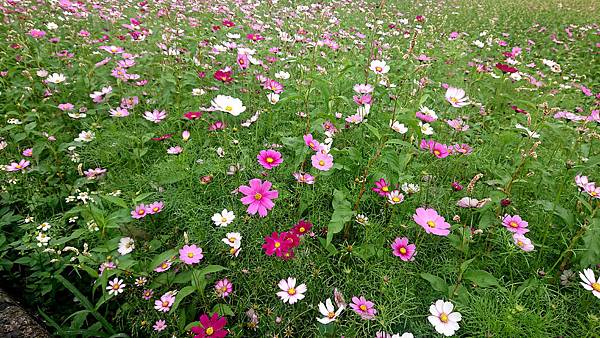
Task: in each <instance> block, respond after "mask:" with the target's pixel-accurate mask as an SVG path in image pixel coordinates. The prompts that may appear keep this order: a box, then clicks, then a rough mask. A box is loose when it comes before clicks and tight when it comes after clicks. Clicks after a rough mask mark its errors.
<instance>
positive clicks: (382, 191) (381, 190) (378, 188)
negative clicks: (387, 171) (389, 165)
mask: <svg viewBox="0 0 600 338" xmlns="http://www.w3.org/2000/svg"><path fill="white" fill-rule="evenodd" d="M371 190H373V191H374V192H376V193H378V194H379V196H383V197H386V196H387V195H389V193H390V184H389V183H388V182H386V181H385V180H384V179H383V178H381V179H379V181H376V182H375V187H374V188H371Z"/></svg>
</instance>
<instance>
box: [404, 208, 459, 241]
mask: <svg viewBox="0 0 600 338" xmlns="http://www.w3.org/2000/svg"><path fill="white" fill-rule="evenodd" d="M413 220H414V221H415V222H416V223H417V224H418V225H420V226H421V227H422V228H423V229H425V232H426V233H428V234H434V235H438V236H448V234H450V230H449V229H450V224H448V223H447V222H446V220H445V219H444V217H442V216H440V215H438V213H437V211H435V209H424V208H418V209H417V210H416V212H415V214H414V215H413Z"/></svg>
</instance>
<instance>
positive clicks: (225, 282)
mask: <svg viewBox="0 0 600 338" xmlns="http://www.w3.org/2000/svg"><path fill="white" fill-rule="evenodd" d="M232 291H233V284H231V282H230V281H229V279H227V278H225V279H221V280H219V281H217V283H215V292H216V293H217V296H219V297H221V298H225V297H227V296H229V295H230V294H231V292H232Z"/></svg>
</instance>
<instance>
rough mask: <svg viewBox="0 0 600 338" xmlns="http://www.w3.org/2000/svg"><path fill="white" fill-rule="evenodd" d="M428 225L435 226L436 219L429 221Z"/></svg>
mask: <svg viewBox="0 0 600 338" xmlns="http://www.w3.org/2000/svg"><path fill="white" fill-rule="evenodd" d="M427 225H429V227H430V228H435V222H434V221H427Z"/></svg>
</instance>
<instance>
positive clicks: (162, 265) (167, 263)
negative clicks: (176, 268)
mask: <svg viewBox="0 0 600 338" xmlns="http://www.w3.org/2000/svg"><path fill="white" fill-rule="evenodd" d="M172 264H173V263H171V261H170V260H166V261H164V262H162V263H160V265H159V266H157V267H156V268H155V269H154V271H155V272H164V271H167V270H169V269H170V268H171V265H172Z"/></svg>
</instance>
